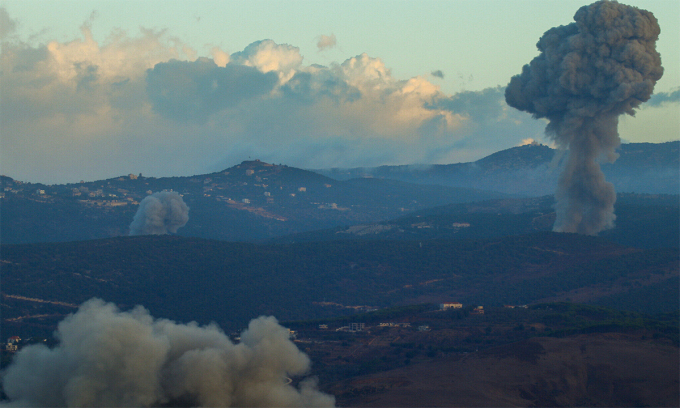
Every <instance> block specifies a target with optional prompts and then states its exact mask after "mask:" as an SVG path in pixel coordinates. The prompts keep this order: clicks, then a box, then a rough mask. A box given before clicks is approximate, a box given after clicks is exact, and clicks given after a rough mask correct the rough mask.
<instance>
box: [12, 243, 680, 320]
mask: <svg viewBox="0 0 680 408" xmlns="http://www.w3.org/2000/svg"><path fill="white" fill-rule="evenodd" d="M1 250H2V258H1V259H0V262H2V296H3V302H2V316H3V326H4V327H13V328H14V329H16V330H24V329H27V330H28V329H29V328H31V327H33V328H36V329H38V328H40V327H42V328H44V329H45V330H47V331H48V333H49V332H50V331H51V330H52V329H53V327H54V323H55V322H56V321H58V320H60V319H61V318H63V316H64V315H65V314H67V313H70V312H72V311H73V310H74V308H75V307H76V306H77V305H78V304H80V303H82V302H84V301H86V300H88V299H90V298H92V297H100V298H102V299H104V300H106V301H109V302H114V303H116V304H118V305H119V306H120V307H121V308H123V309H127V308H131V307H133V306H134V305H137V304H141V305H143V306H145V307H147V308H149V309H150V311H151V313H152V315H154V316H156V317H164V318H170V319H174V320H178V321H183V322H187V321H192V320H196V321H198V322H199V323H203V324H206V323H208V322H210V321H215V322H217V323H218V324H219V325H221V326H222V327H224V328H226V329H228V330H232V329H238V328H240V327H243V325H244V324H245V323H246V322H247V321H249V320H250V319H252V318H254V317H257V316H259V315H274V316H276V317H278V318H279V319H282V320H294V319H295V320H297V319H311V318H322V317H323V318H325V317H332V316H338V315H343V314H351V313H354V312H355V311H356V310H361V309H370V308H382V307H387V306H394V305H403V304H413V303H423V302H432V303H439V302H444V301H460V302H463V303H465V304H469V303H472V304H479V305H487V306H500V305H504V304H531V303H536V302H542V301H560V300H562V301H564V300H568V301H578V302H582V303H597V304H602V305H608V306H612V307H616V308H619V309H623V310H635V311H641V312H646V313H658V312H664V311H672V310H677V309H678V308H679V302H678V296H677V294H678V290H679V289H678V285H679V281H678V262H677V260H678V249H677V248H667V249H650V250H642V249H635V248H629V247H623V246H619V245H616V244H613V243H610V242H607V241H605V240H602V239H599V238H595V237H587V236H580V235H576V234H556V233H549V232H545V233H538V234H530V235H522V236H512V237H503V238H497V239H491V240H433V241H424V242H415V241H336V242H317V243H301V244H287V245H255V244H246V243H229V242H220V241H208V240H202V239H195V238H183V237H176V236H142V237H121V238H112V239H105V240H94V241H85V242H69V243H50V244H25V245H3V246H2V247H1Z"/></svg>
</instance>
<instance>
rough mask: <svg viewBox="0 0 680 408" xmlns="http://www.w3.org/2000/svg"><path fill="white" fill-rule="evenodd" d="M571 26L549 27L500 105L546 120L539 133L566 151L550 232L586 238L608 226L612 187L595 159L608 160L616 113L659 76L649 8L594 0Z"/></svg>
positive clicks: (630, 108)
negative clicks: (542, 132)
mask: <svg viewBox="0 0 680 408" xmlns="http://www.w3.org/2000/svg"><path fill="white" fill-rule="evenodd" d="M574 20H575V23H571V24H568V25H565V26H559V27H554V28H551V29H550V30H548V31H546V32H545V33H544V34H543V36H542V37H541V39H540V40H539V41H538V44H537V47H538V49H539V51H540V54H539V55H538V56H537V57H536V58H534V59H533V60H532V61H531V63H530V64H528V65H525V66H524V68H523V69H522V73H521V75H516V76H514V77H512V79H511V80H510V84H509V85H508V87H507V89H506V91H505V99H506V101H507V103H508V105H510V106H513V107H515V108H517V109H519V110H523V111H526V112H529V113H532V114H533V116H534V117H535V118H547V119H548V120H549V124H548V126H547V127H546V133H547V134H548V136H550V137H552V138H553V139H554V140H555V142H556V143H557V145H558V146H559V147H560V148H563V149H568V151H569V153H568V155H567V158H566V163H565V167H564V169H563V171H562V174H561V176H560V179H559V184H558V187H557V193H556V201H557V207H556V210H557V219H556V221H555V226H554V230H555V231H561V232H578V233H581V234H590V235H594V234H597V233H598V232H600V231H602V230H604V229H607V228H611V227H613V226H614V220H615V218H616V217H615V215H614V202H615V201H616V193H615V191H614V186H613V185H612V184H611V183H609V182H607V181H606V180H605V178H604V174H603V173H602V170H601V169H600V165H599V161H602V160H604V161H607V162H610V163H613V162H614V161H615V160H616V159H617V157H618V155H617V154H616V152H615V150H616V148H617V147H618V146H619V145H620V143H621V141H620V139H619V135H618V131H617V125H618V116H619V115H621V114H623V113H627V114H629V115H633V114H634V109H635V108H637V107H638V106H639V105H640V104H641V103H643V102H645V101H647V100H648V99H649V98H650V96H651V95H652V91H653V90H654V85H655V84H656V81H658V80H659V79H660V78H661V76H662V75H663V68H662V67H661V57H660V56H659V53H658V52H657V51H656V40H657V39H658V37H659V33H660V29H659V25H658V23H657V20H656V18H655V17H654V16H653V15H652V13H650V12H648V11H645V10H640V9H638V8H635V7H630V6H626V5H623V4H619V3H617V2H615V1H607V0H602V1H598V2H596V3H593V4H591V5H589V6H583V7H581V8H580V9H579V10H578V11H577V12H576V14H575V15H574Z"/></svg>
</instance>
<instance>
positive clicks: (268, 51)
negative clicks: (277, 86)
mask: <svg viewBox="0 0 680 408" xmlns="http://www.w3.org/2000/svg"><path fill="white" fill-rule="evenodd" d="M231 61H232V62H233V63H234V64H240V65H245V66H248V67H255V68H257V69H258V70H260V71H261V72H264V73H267V72H272V71H273V72H276V73H277V74H278V76H279V79H280V81H281V83H285V82H286V81H287V80H288V79H290V78H291V77H292V76H293V75H295V72H296V70H297V69H298V68H299V67H300V65H301V64H302V55H300V49H299V48H297V47H293V46H291V45H288V44H276V43H275V42H274V41H272V40H262V41H255V42H254V43H251V44H250V45H248V46H247V47H246V48H245V49H244V50H243V51H239V52H236V53H234V54H232V55H231Z"/></svg>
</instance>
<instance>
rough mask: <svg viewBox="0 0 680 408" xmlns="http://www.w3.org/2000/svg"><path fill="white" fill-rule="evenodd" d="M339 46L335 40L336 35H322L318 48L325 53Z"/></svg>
mask: <svg viewBox="0 0 680 408" xmlns="http://www.w3.org/2000/svg"><path fill="white" fill-rule="evenodd" d="M336 44H337V42H336V40H335V34H331V35H330V36H328V35H320V36H319V41H317V43H316V46H317V48H319V51H323V50H325V49H327V48H333V47H335V46H336Z"/></svg>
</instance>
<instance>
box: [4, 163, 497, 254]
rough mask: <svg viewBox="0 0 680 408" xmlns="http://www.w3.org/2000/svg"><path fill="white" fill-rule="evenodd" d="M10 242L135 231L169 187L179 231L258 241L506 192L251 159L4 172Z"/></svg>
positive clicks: (6, 234) (6, 237)
mask: <svg viewBox="0 0 680 408" xmlns="http://www.w3.org/2000/svg"><path fill="white" fill-rule="evenodd" d="M0 182H1V183H2V184H1V186H0V187H2V190H3V193H2V194H0V205H1V206H2V207H1V208H2V211H1V212H0V223H1V224H2V231H1V233H2V235H1V236H0V238H1V239H2V242H3V243H30V242H57V241H74V240H87V239H96V238H106V237H115V236H122V235H127V234H128V227H129V225H130V223H131V222H132V218H133V216H134V214H135V212H136V210H137V207H138V204H139V202H140V201H141V200H142V199H143V198H144V197H146V196H147V195H149V194H151V193H152V192H158V191H162V190H172V191H176V192H178V193H180V194H181V195H183V199H184V201H185V202H186V203H187V205H188V206H189V207H190V212H189V222H188V223H187V225H186V226H185V227H183V228H181V229H180V230H179V231H178V234H179V235H183V236H190V237H201V238H206V239H220V240H229V241H257V240H264V239H268V238H272V237H276V236H281V235H287V234H291V233H296V232H302V231H309V230H313V229H319V228H330V227H334V226H338V225H352V224H358V223H365V222H375V221H380V220H386V219H390V218H394V217H396V216H398V215H401V214H404V213H408V212H410V211H415V210H419V209H424V208H428V207H433V206H437V205H442V204H448V203H461V202H469V201H478V200H486V199H491V198H500V197H503V196H505V195H504V194H501V193H493V192H488V191H481V190H475V189H469V188H455V187H441V186H425V185H417V184H411V183H406V182H401V181H394V180H378V179H374V180H363V179H362V180H348V181H337V180H332V179H330V178H328V177H325V176H322V175H319V174H316V173H312V172H309V171H306V170H301V169H296V168H293V167H288V166H282V165H272V164H268V163H264V162H261V161H257V160H256V161H247V162H243V163H241V164H240V165H237V166H234V167H232V168H229V169H226V170H224V171H222V172H218V173H212V174H207V175H198V176H192V177H170V178H153V177H143V176H142V175H134V174H130V175H127V176H121V177H117V178H114V179H109V180H102V181H95V182H87V183H85V182H83V183H79V184H66V185H51V186H46V185H42V184H32V183H24V182H20V181H16V180H12V179H11V178H9V177H3V178H2V179H1V180H0Z"/></svg>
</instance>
